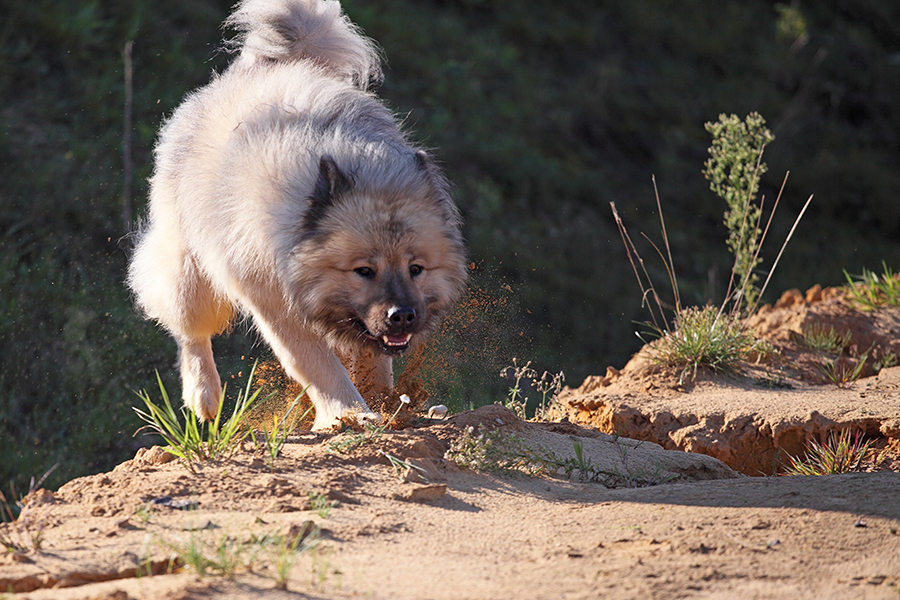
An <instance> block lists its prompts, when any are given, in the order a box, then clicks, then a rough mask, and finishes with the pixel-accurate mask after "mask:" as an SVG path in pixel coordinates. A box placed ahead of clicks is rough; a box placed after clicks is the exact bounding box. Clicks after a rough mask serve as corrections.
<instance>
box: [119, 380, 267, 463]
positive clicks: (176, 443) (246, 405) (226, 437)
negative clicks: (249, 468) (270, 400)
mask: <svg viewBox="0 0 900 600" xmlns="http://www.w3.org/2000/svg"><path fill="white" fill-rule="evenodd" d="M255 370H256V365H254V366H253V369H251V371H250V376H249V377H248V378H247V387H246V388H245V389H244V391H243V392H240V393H238V398H237V402H236V403H235V406H234V410H233V411H232V413H231V415H230V416H229V417H228V418H227V419H225V421H224V423H223V422H222V408H223V406H224V405H225V388H224V387H223V388H222V395H221V397H220V398H219V409H218V410H217V411H216V417H215V419H213V421H212V423H203V422H201V421H200V420H199V419H198V418H197V417H196V416H195V415H194V414H193V413H192V412H191V411H190V410H189V409H188V408H186V407H182V408H181V411H180V412H181V415H180V417H179V415H178V413H177V412H176V411H175V409H174V408H172V403H171V402H170V401H169V394H168V392H166V388H165V386H164V385H163V383H162V379H160V377H159V373H157V374H156V379H157V383H158V384H159V391H160V394H161V396H162V399H163V405H162V406H157V405H156V404H155V403H154V402H153V401H152V400H151V399H150V395H149V394H148V393H147V392H144V391H141V392H140V393H138V396H139V397H140V398H141V400H143V401H144V406H145V407H146V408H147V410H146V411H143V410H141V409H139V408H135V409H134V411H135V412H136V413H137V414H138V416H139V417H140V418H141V419H142V420H143V421H144V422H146V423H147V425H145V426H144V427H142V428H141V429H139V430H138V431H142V430H144V429H148V430H150V431H151V432H153V433H156V434H158V435H159V436H160V437H162V438H163V440H165V442H166V444H167V446H166V450H167V451H169V452H171V453H172V454H174V455H175V456H177V457H178V458H180V459H182V460H183V461H184V462H185V463H186V464H187V465H188V467H189V468H190V469H191V470H193V468H194V467H193V465H194V463H195V462H198V461H205V460H221V459H223V458H227V457H228V456H231V454H233V453H234V452H235V450H237V448H238V446H239V445H240V443H241V442H242V441H243V440H244V439H245V438H246V437H247V436H248V435H249V434H250V430H249V429H248V428H247V427H246V426H245V424H244V419H245V417H246V416H247V412H248V410H249V409H250V406H251V405H252V404H253V403H254V402H255V401H256V399H257V397H258V396H259V393H260V390H259V389H258V390H256V392H254V393H252V394H251V393H250V385H251V383H252V381H253V373H254V371H255ZM182 423H183V424H182Z"/></svg>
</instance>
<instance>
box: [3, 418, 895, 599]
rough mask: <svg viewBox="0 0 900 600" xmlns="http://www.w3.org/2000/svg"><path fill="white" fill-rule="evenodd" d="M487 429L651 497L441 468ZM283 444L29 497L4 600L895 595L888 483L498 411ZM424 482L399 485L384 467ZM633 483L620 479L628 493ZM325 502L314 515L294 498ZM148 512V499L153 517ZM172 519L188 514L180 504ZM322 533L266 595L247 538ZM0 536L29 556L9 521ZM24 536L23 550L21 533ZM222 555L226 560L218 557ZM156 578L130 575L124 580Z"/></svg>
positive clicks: (134, 470)
mask: <svg viewBox="0 0 900 600" xmlns="http://www.w3.org/2000/svg"><path fill="white" fill-rule="evenodd" d="M469 426H473V427H476V428H479V429H480V430H481V431H486V430H489V429H495V428H497V429H500V430H501V431H503V432H504V433H505V434H510V433H512V434H514V435H516V436H518V438H519V439H520V440H521V441H522V442H523V443H524V444H525V445H526V446H528V447H530V448H542V449H544V450H551V451H553V452H554V453H556V454H558V455H560V456H562V455H565V456H569V457H571V456H573V454H572V449H573V447H574V446H573V442H574V441H578V442H580V443H581V444H582V445H583V448H584V452H585V455H584V457H585V458H586V459H587V460H590V461H592V463H594V464H596V465H603V467H604V468H605V469H608V470H618V471H619V472H622V473H626V474H631V475H636V474H637V473H639V472H642V473H646V472H650V471H652V472H654V473H661V472H665V473H666V474H667V476H666V477H665V478H662V479H664V480H666V481H668V483H664V484H661V485H656V486H652V487H641V488H629V487H619V488H615V489H611V488H608V487H606V486H604V485H601V484H598V483H582V482H579V481H578V480H577V478H573V480H568V479H565V478H561V477H560V476H553V475H552V474H545V475H542V476H537V477H526V476H520V477H503V476H494V475H482V474H476V473H473V472H470V471H465V470H460V469H458V468H456V467H455V465H454V464H453V463H451V462H449V461H447V460H444V459H443V458H442V456H443V455H444V452H445V451H446V449H447V448H448V446H449V444H450V443H451V442H452V441H453V440H454V439H457V438H458V437H459V436H460V435H461V434H463V432H465V430H466V428H467V427H469ZM348 436H349V434H340V435H336V436H326V435H322V434H320V435H315V434H304V435H300V436H297V437H295V438H292V439H291V440H290V442H289V443H288V444H287V445H286V446H285V452H284V455H283V456H281V457H279V458H278V459H277V462H276V463H275V465H274V466H275V468H274V470H271V469H270V468H269V467H268V466H267V465H266V464H265V462H264V461H261V460H259V458H258V457H255V456H254V453H253V452H252V449H251V448H249V447H248V448H246V449H245V450H244V451H240V452H238V453H237V454H236V455H235V456H234V457H233V459H231V460H229V461H226V462H223V463H219V464H207V465H204V466H203V467H202V468H200V469H198V470H197V472H195V473H192V472H191V471H189V470H188V469H187V468H186V467H185V466H184V465H183V464H180V463H179V462H178V461H171V460H168V461H167V459H168V458H170V457H169V456H168V455H167V454H165V453H163V452H161V451H159V450H151V451H147V452H140V453H139V456H138V457H136V458H135V459H134V460H132V461H127V462H126V463H123V464H122V465H120V466H119V467H117V468H116V469H115V470H114V471H112V472H110V473H106V474H99V475H95V476H91V477H83V478H80V479H76V480H74V481H72V482H69V483H68V484H66V485H65V486H63V487H62V488H60V489H59V490H58V491H57V492H55V493H51V492H39V493H35V494H33V495H32V496H31V497H30V498H29V499H28V503H27V508H26V509H25V511H24V512H23V515H22V517H21V518H20V521H19V522H17V523H18V525H20V526H21V525H22V524H23V523H24V524H30V527H31V529H30V531H31V532H32V533H33V532H34V531H37V529H36V528H37V527H38V524H40V523H43V529H42V530H41V533H42V535H43V541H42V544H41V549H40V550H39V551H34V550H32V551H30V552H27V553H26V554H24V555H23V556H22V557H19V558H15V557H14V555H13V554H7V556H6V557H5V559H4V560H3V561H2V562H0V587H2V588H4V589H6V590H8V591H10V592H18V593H15V594H12V595H11V597H12V598H16V599H19V598H29V599H39V598H40V599H50V598H52V599H60V600H66V599H116V600H123V599H126V598H142V599H143V598H147V599H149V598H153V599H183V598H217V599H219V598H223V599H224V598H240V599H244V598H256V597H258V596H259V594H260V593H261V592H265V593H266V597H267V598H294V597H298V593H300V594H303V595H304V596H305V597H310V598H345V597H356V596H365V597H370V598H385V599H387V598H401V599H402V598H410V599H412V598H416V599H418V598H434V599H444V598H446V599H451V598H452V599H460V598H472V599H476V598H478V599H483V598H596V597H605V598H634V597H648V598H682V597H692V598H726V597H727V598H733V597H761V598H792V599H795V598H810V599H812V598H816V599H819V598H896V597H897V592H896V590H897V587H898V585H900V544H898V542H900V538H898V536H897V530H898V528H900V503H897V502H894V501H893V500H894V499H895V498H897V497H898V496H900V475H897V474H894V473H872V474H866V473H859V474H852V475H842V476H833V477H818V478H805V477H776V478H772V477H769V478H750V477H742V476H739V475H738V474H736V473H735V472H734V471H732V470H731V469H729V468H727V467H726V466H724V465H723V464H722V463H720V462H719V461H717V460H715V459H712V458H710V457H707V456H703V455H693V454H688V453H681V452H666V451H663V450H662V449H661V448H659V447H656V446H654V445H652V444H650V443H643V444H641V443H638V442H634V441H631V440H625V439H622V438H618V439H617V438H614V437H611V436H607V435H604V434H601V433H599V432H596V431H590V430H585V429H581V428H579V427H576V426H574V425H571V424H565V423H558V424H534V423H524V422H522V421H519V420H517V419H516V418H515V417H514V416H513V415H512V413H510V412H509V411H506V410H505V409H503V408H502V407H498V406H493V407H485V408H483V409H479V410H478V411H474V412H472V413H463V414H461V415H458V416H457V417H455V418H454V419H452V420H450V421H449V422H436V423H428V424H425V426H423V427H419V428H411V429H407V430H405V431H403V432H397V433H390V432H389V433H387V434H385V435H384V436H383V437H382V438H381V439H379V440H377V441H373V442H370V443H368V444H365V445H363V446H362V447H360V448H358V449H357V450H354V451H352V452H350V453H348V454H340V453H334V452H331V451H329V444H331V443H334V442H340V441H342V440H346V439H347V438H348ZM383 453H386V454H390V455H392V456H396V457H397V458H401V459H404V460H407V461H409V462H414V463H415V464H417V465H418V466H419V467H421V468H422V469H423V472H424V474H425V475H426V476H427V477H428V479H429V481H428V482H424V481H421V480H416V479H417V478H416V477H415V476H409V475H407V476H406V477H405V479H406V481H404V480H403V479H401V475H403V474H402V473H401V474H399V475H398V473H397V472H396V471H395V469H394V468H393V467H392V466H391V465H390V463H389V462H388V460H387V459H386V458H385V456H384V454H383ZM635 480H636V479H632V480H629V479H627V478H626V479H621V480H619V482H618V483H619V484H620V485H627V484H628V482H629V481H635ZM311 493H312V494H314V495H316V494H318V495H320V497H327V498H329V499H331V501H333V502H337V505H336V506H335V507H334V508H332V509H331V510H330V511H323V512H322V513H321V514H320V513H319V512H317V511H316V510H312V506H311V496H310V494H311ZM154 500H156V502H157V503H155V504H154V503H153V501H154ZM179 508H181V509H188V510H180V509H179ZM309 521H312V522H314V523H315V524H316V525H317V526H319V527H321V528H322V541H321V542H320V543H319V545H318V546H317V548H316V550H315V551H314V552H311V553H307V554H304V555H303V556H301V557H300V558H299V559H298V560H297V562H296V563H295V564H294V565H293V568H292V570H291V571H290V578H289V579H288V580H287V590H286V591H285V590H276V589H275V580H276V578H277V577H276V570H275V568H274V565H275V562H276V560H277V557H278V553H277V550H276V548H275V546H264V545H260V544H259V543H257V542H258V541H259V540H262V539H265V536H266V535H270V536H272V535H280V536H284V537H286V538H287V539H291V538H292V537H296V536H297V535H302V534H300V533H299V532H301V531H303V530H304V529H306V528H307V527H308V525H307V523H308V522H309ZM3 532H4V534H5V535H6V536H8V537H10V536H11V537H16V536H18V538H17V539H23V540H24V541H25V542H26V544H27V542H28V539H29V538H28V535H29V534H28V533H27V532H25V531H24V530H23V529H22V528H21V527H19V529H15V528H14V527H13V526H12V525H6V526H4V529H3ZM23 536H24V537H23ZM192 540H193V544H194V546H196V547H201V548H206V552H207V554H208V555H209V556H212V557H215V555H216V553H215V549H216V548H217V547H225V548H231V549H236V548H239V549H241V551H242V552H243V556H244V557H245V559H247V560H249V557H250V555H251V554H252V553H253V552H257V554H256V557H255V559H254V560H252V561H250V562H251V565H252V568H251V570H247V569H240V568H239V569H236V571H235V572H234V574H233V578H232V579H228V578H223V577H214V576H205V577H198V576H197V575H196V574H194V573H192V572H191V571H190V570H189V569H187V568H177V567H175V568H172V567H171V566H170V563H169V558H170V557H171V555H172V552H173V550H172V548H173V547H176V546H179V545H180V546H187V545H189V544H190V543H191V541H192ZM226 554H227V552H226ZM142 568H143V569H148V568H149V569H150V570H153V571H154V572H156V573H157V574H156V575H154V576H152V577H150V576H146V575H144V576H140V577H138V576H137V572H138V570H139V569H142Z"/></svg>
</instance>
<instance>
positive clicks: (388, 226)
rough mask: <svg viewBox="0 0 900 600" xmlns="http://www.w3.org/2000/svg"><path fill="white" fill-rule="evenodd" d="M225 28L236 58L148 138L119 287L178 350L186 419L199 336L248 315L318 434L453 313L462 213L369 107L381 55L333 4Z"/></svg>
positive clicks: (267, 7)
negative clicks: (152, 145)
mask: <svg viewBox="0 0 900 600" xmlns="http://www.w3.org/2000/svg"><path fill="white" fill-rule="evenodd" d="M226 24H227V25H230V26H232V27H234V28H236V29H237V30H238V31H240V32H241V35H240V37H239V38H238V40H237V41H236V42H235V45H236V46H238V48H239V49H240V55H239V56H238V57H237V58H236V60H235V61H234V62H233V64H232V65H231V66H230V67H229V68H228V69H227V70H226V71H225V72H224V73H223V74H221V75H220V76H217V77H215V78H214V79H213V81H212V82H211V83H210V84H209V85H207V86H206V87H204V88H202V89H200V90H198V91H196V92H194V93H192V94H190V95H189V96H188V97H187V99H186V100H185V101H184V103H183V104H182V105H181V106H180V107H179V108H178V109H177V110H176V111H175V113H174V115H173V116H172V118H171V119H170V120H169V121H168V122H167V123H166V124H165V126H164V127H163V129H162V131H161V133H160V137H159V141H158V143H157V146H156V150H155V170H154V173H153V176H152V178H151V181H150V207H149V217H148V220H147V222H146V223H145V224H144V226H143V227H142V228H141V230H140V232H139V234H138V241H137V246H136V249H135V253H134V256H133V259H132V261H131V264H130V267H129V272H128V284H129V286H130V288H131V289H132V291H133V292H134V294H135V296H136V300H137V304H138V305H139V307H140V308H141V309H142V310H143V311H144V312H145V314H146V315H147V316H148V317H149V318H153V319H155V320H157V321H158V322H159V323H160V324H162V325H163V326H164V327H165V328H166V329H167V330H168V331H169V332H170V333H171V334H172V335H173V336H174V338H175V339H176V340H177V342H178V347H179V361H180V368H181V377H182V387H183V397H184V401H185V404H186V405H187V406H188V407H190V408H191V409H192V410H193V411H194V413H195V414H197V415H198V416H199V417H200V418H203V419H210V418H212V417H213V416H214V415H215V413H216V410H217V408H218V405H219V396H220V388H221V383H220V379H219V375H218V373H217V371H216V366H215V363H214V361H213V354H212V346H211V342H210V339H211V336H213V335H215V334H218V333H221V332H223V331H225V330H226V329H227V328H228V326H229V324H230V323H231V322H232V320H233V319H234V318H235V317H236V316H237V315H238V314H244V315H246V314H249V315H251V316H252V318H253V322H254V323H255V326H256V327H257V328H258V330H259V332H260V333H261V335H262V336H263V337H264V338H265V340H266V341H267V342H268V343H269V345H270V346H271V348H272V350H273V351H274V353H275V354H276V356H277V357H278V359H279V360H280V361H281V364H282V366H283V367H284V369H285V371H286V372H287V373H288V374H289V375H290V376H291V377H293V378H295V379H296V380H297V381H299V382H300V383H302V384H304V385H306V384H308V385H309V390H308V394H309V396H310V398H311V399H312V401H313V404H314V405H315V409H316V420H315V423H314V425H313V427H314V428H316V429H322V428H328V427H330V426H331V425H333V424H335V423H336V422H337V420H338V419H340V418H341V417H343V416H346V415H348V414H355V415H357V417H358V418H362V419H375V418H377V417H376V415H374V414H373V413H372V412H371V411H370V410H369V409H368V408H367V405H366V404H365V401H364V400H363V397H362V396H361V394H360V391H358V390H357V387H356V386H354V383H353V381H352V380H351V377H350V374H352V375H353V380H355V381H356V382H357V384H359V385H360V388H361V389H363V388H364V389H363V393H366V394H367V395H371V394H374V393H375V392H378V391H383V390H384V389H385V388H387V389H389V388H391V387H392V385H393V375H392V369H391V356H393V355H397V354H400V353H402V352H404V351H406V350H407V349H409V348H410V346H411V345H414V344H416V343H419V342H420V340H421V338H422V337H423V336H424V335H425V334H426V333H428V332H429V331H431V330H433V329H434V328H435V327H436V326H437V324H438V323H439V322H440V320H441V318H442V317H443V316H444V315H445V314H446V312H447V311H448V310H449V308H450V307H451V306H452V304H453V303H454V302H455V300H456V299H457V297H458V296H459V294H460V292H461V291H462V289H463V286H464V285H465V278H466V269H465V257H464V248H463V243H462V239H461V236H460V230H459V228H460V218H459V213H458V211H457V209H456V206H455V205H454V204H453V202H452V200H451V199H450V196H449V193H448V185H447V183H446V181H445V179H444V178H443V176H442V175H441V174H440V172H439V171H438V169H437V168H436V167H435V165H434V164H433V162H432V161H431V160H430V159H429V157H428V156H427V155H426V153H425V152H424V151H422V150H418V149H417V148H416V147H415V146H413V145H412V144H411V143H410V142H409V141H408V140H407V138H406V136H405V135H404V134H403V133H402V132H401V130H400V128H399V126H398V124H397V121H396V120H395V119H394V117H393V115H392V114H391V113H390V111H388V110H387V109H386V108H385V107H384V106H383V105H382V104H381V103H380V102H379V101H378V100H377V99H376V98H375V97H374V96H372V95H371V94H370V93H368V92H367V91H366V88H367V87H368V85H369V84H370V83H371V82H372V81H375V80H377V79H378V78H379V77H380V63H379V57H378V52H377V49H376V47H375V45H374V44H373V43H372V42H371V40H369V39H367V38H365V37H364V36H362V35H361V34H360V32H359V31H358V30H357V29H356V27H355V26H354V25H353V24H352V23H351V22H350V21H349V20H348V18H347V17H346V16H345V15H343V14H342V12H341V8H340V5H339V4H338V2H337V1H335V0H268V1H267V0H244V1H243V2H241V3H239V4H238V5H237V6H236V9H235V11H234V13H233V14H232V15H231V17H229V19H228V21H227V22H226ZM339 357H340V358H339ZM342 360H343V364H342V362H341V361H342ZM344 365H346V368H345V366H344ZM348 368H349V369H350V373H349V374H348V370H347V369H348ZM363 382H364V385H363Z"/></svg>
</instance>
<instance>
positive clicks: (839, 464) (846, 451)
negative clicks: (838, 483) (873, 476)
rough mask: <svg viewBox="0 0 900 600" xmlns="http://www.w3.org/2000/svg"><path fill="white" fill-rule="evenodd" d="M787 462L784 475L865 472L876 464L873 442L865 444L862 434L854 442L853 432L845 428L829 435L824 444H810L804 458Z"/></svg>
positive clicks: (814, 442)
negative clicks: (865, 468) (868, 466)
mask: <svg viewBox="0 0 900 600" xmlns="http://www.w3.org/2000/svg"><path fill="white" fill-rule="evenodd" d="M788 459H789V464H788V465H787V468H786V469H785V475H836V474H839V473H852V472H856V471H862V470H863V467H864V466H865V465H866V464H867V463H870V462H874V460H875V452H874V450H873V449H872V448H871V441H870V440H866V441H863V437H862V433H861V432H860V431H857V432H856V435H855V436H854V437H853V440H852V441H851V439H850V430H849V429H844V430H842V431H841V432H840V433H839V434H838V435H834V434H832V435H830V436H829V437H828V440H827V441H826V442H824V443H820V442H818V441H816V440H813V441H811V442H810V443H809V444H808V445H807V447H806V455H805V457H793V456H789V457H788Z"/></svg>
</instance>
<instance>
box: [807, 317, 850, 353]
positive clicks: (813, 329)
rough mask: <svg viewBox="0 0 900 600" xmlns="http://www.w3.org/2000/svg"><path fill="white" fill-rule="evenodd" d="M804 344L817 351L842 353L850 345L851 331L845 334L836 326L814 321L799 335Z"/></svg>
mask: <svg viewBox="0 0 900 600" xmlns="http://www.w3.org/2000/svg"><path fill="white" fill-rule="evenodd" d="M799 337H800V341H801V342H802V343H803V345H804V346H806V347H807V348H809V349H810V350H815V351H816V352H824V353H827V354H841V353H842V352H843V351H844V348H846V347H847V346H849V345H850V332H849V331H848V332H846V333H844V334H843V335H841V334H839V333H838V332H836V331H835V330H834V327H832V326H829V327H827V328H826V327H825V325H822V324H820V323H813V324H812V325H810V326H809V327H807V328H806V329H805V330H804V331H803V333H802V334H801V335H800V336H799Z"/></svg>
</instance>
